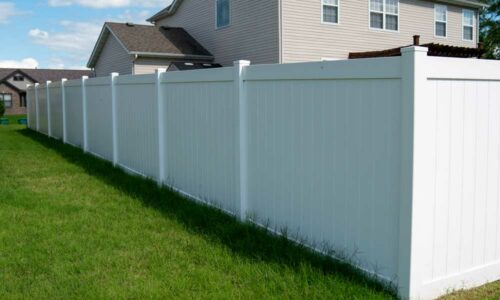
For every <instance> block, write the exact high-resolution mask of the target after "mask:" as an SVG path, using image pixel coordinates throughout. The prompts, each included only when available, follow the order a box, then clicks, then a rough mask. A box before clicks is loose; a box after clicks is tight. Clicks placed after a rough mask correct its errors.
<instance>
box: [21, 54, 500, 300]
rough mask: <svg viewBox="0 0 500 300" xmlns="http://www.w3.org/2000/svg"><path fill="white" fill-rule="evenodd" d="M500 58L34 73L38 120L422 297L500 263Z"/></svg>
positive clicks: (32, 120) (33, 118) (481, 279)
mask: <svg viewBox="0 0 500 300" xmlns="http://www.w3.org/2000/svg"><path fill="white" fill-rule="evenodd" d="M499 70H500V64H499V63H498V62H491V61H479V60H468V59H446V58H432V57H427V55H426V49H425V48H420V47H411V48H406V49H404V50H403V51H402V56H401V57H392V58H376V59H360V60H349V61H336V62H318V63H304V64H288V65H255V66H252V65H250V64H249V62H246V61H240V62H236V63H235V66H234V67H230V68H220V69H211V70H196V71H183V72H165V70H158V72H157V73H156V74H150V75H140V76H131V75H127V76H119V75H118V74H111V75H110V76H109V77H102V78H82V79H81V80H71V81H66V80H63V81H61V82H56V83H51V82H47V83H45V84H40V85H38V84H37V85H34V86H31V87H29V88H28V112H29V116H28V118H29V120H28V123H29V127H30V128H31V129H34V130H37V131H39V132H42V133H44V134H47V135H49V136H50V137H53V138H57V139H61V140H63V141H64V142H66V143H69V144H72V145H74V146H77V147H81V148H83V149H84V150H85V151H86V152H90V153H92V154H94V155H96V156H99V157H101V158H104V159H106V160H109V161H111V162H113V163H114V164H115V165H116V166H119V167H121V168H123V169H125V170H127V171H129V172H133V173H136V174H140V175H142V176H147V177H150V178H152V179H154V180H156V181H158V182H159V183H160V184H164V185H168V186H170V187H172V188H174V189H176V190H178V191H179V192H181V193H183V194H185V195H188V196H189V197H191V198H193V199H196V200H198V201H203V202H205V203H208V204H211V205H215V206H217V207H219V208H221V209H223V210H224V211H226V212H228V213H231V214H233V215H235V216H237V217H239V218H240V219H241V220H249V221H252V222H255V223H257V224H260V225H264V224H269V225H270V226H271V228H270V229H271V230H273V231H274V232H277V233H280V232H284V231H286V232H288V234H289V236H290V237H293V238H296V239H300V240H302V241H304V243H306V244H307V245H309V246H311V247H315V248H316V249H317V250H322V251H325V250H334V251H335V253H336V254H337V255H340V256H342V257H351V263H353V264H354V265H356V266H357V267H359V268H361V269H363V270H365V271H367V272H370V273H374V274H376V275H377V276H379V277H380V278H381V279H383V280H386V281H388V282H391V283H394V284H396V285H397V286H398V288H399V292H400V295H401V296H403V297H412V298H422V299H424V298H432V297H435V296H438V295H441V294H443V293H445V292H447V291H448V290H449V289H451V288H461V287H463V286H464V284H465V286H466V287H469V286H475V285H479V284H482V283H485V282H486V281H491V280H495V279H500V263H498V261H500V235H499V234H498V232H500V230H498V229H500V222H499V221H497V220H499V219H500V210H499V209H498V208H499V205H498V203H499V201H500V190H498V188H497V187H498V186H499V185H500V182H499V181H500V137H499V136H500V98H499V95H500V81H499V80H500V71H499ZM159 201H161V199H159ZM318 245H322V246H318ZM472 245H473V246H472ZM353 254H355V255H353Z"/></svg>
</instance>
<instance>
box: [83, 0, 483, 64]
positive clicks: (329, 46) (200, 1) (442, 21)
mask: <svg viewBox="0 0 500 300" xmlns="http://www.w3.org/2000/svg"><path fill="white" fill-rule="evenodd" d="M482 7H483V4H482V3H480V2H479V1H478V0H440V1H434V0H252V1H249V0H174V1H173V2H172V4H171V5H170V6H168V7H167V8H165V9H163V10H162V11H160V12H158V13H157V14H155V15H154V16H153V17H151V18H150V19H149V20H148V21H150V22H151V23H153V24H154V26H150V28H151V30H162V29H168V28H182V29H183V30H184V31H185V32H186V34H189V37H190V38H191V39H193V40H194V41H196V43H197V44H200V45H201V46H202V47H203V48H204V49H206V51H207V53H209V56H207V57H205V58H213V60H212V61H214V62H215V63H219V64H222V65H224V66H227V65H231V64H232V63H233V61H235V60H240V59H246V60H250V61H251V62H252V63H253V64H263V63H293V62H305V61H319V60H335V59H347V58H348V57H349V53H351V52H363V51H375V50H384V49H390V48H395V47H402V46H406V45H409V44H411V43H412V37H413V36H414V35H419V36H420V40H421V42H422V43H438V44H444V45H450V46H459V47H467V48H475V47H477V42H478V32H479V22H478V19H479V18H478V14H479V9H481V8H482ZM93 59H94V60H95V61H97V60H98V59H96V58H95V57H94V58H93ZM149 63H150V64H151V65H155V66H165V65H168V59H167V60H166V59H165V57H156V58H154V57H150V60H149ZM89 67H95V65H89Z"/></svg>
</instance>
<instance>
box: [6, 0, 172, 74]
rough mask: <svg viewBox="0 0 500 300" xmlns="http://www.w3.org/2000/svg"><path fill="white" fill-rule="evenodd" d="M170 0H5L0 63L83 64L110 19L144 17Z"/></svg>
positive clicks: (141, 19)
mask: <svg viewBox="0 0 500 300" xmlns="http://www.w3.org/2000/svg"><path fill="white" fill-rule="evenodd" d="M170 2H171V0H22V1H21V0H17V1H2V0H0V36H1V37H2V47H0V67H4V68H5V67H14V68H18V67H24V68H33V67H38V68H66V69H68V68H83V67H85V65H86V63H87V60H88V58H89V56H90V53H91V51H92V48H93V47H94V43H95V41H96V39H97V37H98V35H99V33H100V31H101V28H102V25H103V23H104V22H105V21H117V22H134V23H145V19H147V18H148V17H150V16H152V15H153V14H154V13H155V12H157V11H159V10H160V9H163V8H164V7H166V6H167V5H169V4H170Z"/></svg>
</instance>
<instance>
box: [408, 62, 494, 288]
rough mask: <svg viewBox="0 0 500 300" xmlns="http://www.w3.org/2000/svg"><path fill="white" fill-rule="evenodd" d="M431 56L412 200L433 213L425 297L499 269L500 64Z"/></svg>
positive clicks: (427, 234)
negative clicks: (415, 192)
mask: <svg viewBox="0 0 500 300" xmlns="http://www.w3.org/2000/svg"><path fill="white" fill-rule="evenodd" d="M427 60H428V64H429V65H432V66H433V67H432V68H428V70H429V71H428V74H427V78H426V91H427V94H426V97H422V99H419V102H418V106H417V108H418V110H417V111H416V113H415V115H416V132H417V133H418V135H417V137H416V144H417V145H418V148H417V150H416V154H415V155H416V157H415V163H414V164H415V166H416V168H418V170H419V172H417V173H416V174H419V175H418V176H416V184H415V188H416V189H417V190H418V191H419V195H421V196H420V197H418V198H414V201H418V203H421V205H422V210H423V211H427V212H428V214H426V216H422V218H424V217H425V218H426V221H425V224H426V226H422V227H419V230H422V231H423V232H422V236H423V238H424V240H423V241H422V242H421V244H422V245H426V247H422V248H421V250H420V251H419V252H420V253H421V257H422V260H421V261H420V264H419V267H421V268H422V271H421V273H422V278H421V285H422V286H421V287H420V290H421V296H423V297H435V296H437V295H440V294H443V293H445V292H446V291H447V290H449V289H451V288H463V287H469V286H474V285H479V284H483V283H485V282H486V281H494V280H497V279H498V274H500V273H499V272H500V263H499V261H500V205H499V202H500V189H499V187H500V63H499V62H495V61H477V60H464V59H449V58H431V57H429V58H427Z"/></svg>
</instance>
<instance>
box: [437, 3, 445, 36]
mask: <svg viewBox="0 0 500 300" xmlns="http://www.w3.org/2000/svg"><path fill="white" fill-rule="evenodd" d="M447 20H448V8H447V7H446V5H440V4H436V5H434V21H435V24H436V25H435V28H436V32H435V35H436V36H440V37H446V22H447Z"/></svg>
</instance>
